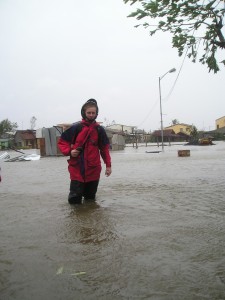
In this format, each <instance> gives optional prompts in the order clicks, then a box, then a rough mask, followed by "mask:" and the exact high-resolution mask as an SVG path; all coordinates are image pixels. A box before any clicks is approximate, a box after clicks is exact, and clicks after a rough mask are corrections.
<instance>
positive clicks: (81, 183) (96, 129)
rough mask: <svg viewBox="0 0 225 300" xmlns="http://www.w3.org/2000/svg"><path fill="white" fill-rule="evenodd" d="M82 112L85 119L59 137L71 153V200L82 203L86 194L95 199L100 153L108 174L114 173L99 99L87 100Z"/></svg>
mask: <svg viewBox="0 0 225 300" xmlns="http://www.w3.org/2000/svg"><path fill="white" fill-rule="evenodd" d="M81 116H82V121H81V122H77V123H74V124H73V125H72V126H71V127H70V128H68V129H67V130H65V131H64V132H63V133H62V135H61V137H60V139H59V141H58V147H59V149H60V151H61V152H62V154H64V155H66V156H67V155H70V158H69V159H68V164H69V165H68V170H69V173H70V180H71V182H70V193H69V196H68V201H69V203H70V204H81V203H82V197H84V199H85V200H95V196H96V193H97V189H98V184H99V179H100V174H101V170H102V167H101V159H100V156H101V157H102V159H103V161H104V163H105V165H106V170H105V175H106V176H110V175H111V173H112V170H111V157H110V153H109V146H110V145H109V139H108V137H107V135H106V132H105V129H104V128H103V127H102V126H100V124H99V123H97V122H96V118H97V116H98V105H97V101H96V100H95V99H89V100H88V101H87V102H85V103H84V105H83V106H82V108H81Z"/></svg>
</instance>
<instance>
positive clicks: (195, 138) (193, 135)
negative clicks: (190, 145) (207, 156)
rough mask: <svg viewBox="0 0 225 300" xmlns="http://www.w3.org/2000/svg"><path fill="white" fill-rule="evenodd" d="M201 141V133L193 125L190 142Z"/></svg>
mask: <svg viewBox="0 0 225 300" xmlns="http://www.w3.org/2000/svg"><path fill="white" fill-rule="evenodd" d="M198 139H199V132H198V129H197V127H196V126H194V125H192V129H191V132H190V141H191V142H197V141H198Z"/></svg>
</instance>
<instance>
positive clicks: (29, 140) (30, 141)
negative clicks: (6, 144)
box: [14, 129, 37, 149]
mask: <svg viewBox="0 0 225 300" xmlns="http://www.w3.org/2000/svg"><path fill="white" fill-rule="evenodd" d="M14 143H15V146H16V147H17V148H30V149H36V148H37V143H36V131H35V130H31V129H30V130H29V129H28V130H17V131H16V133H15V136H14Z"/></svg>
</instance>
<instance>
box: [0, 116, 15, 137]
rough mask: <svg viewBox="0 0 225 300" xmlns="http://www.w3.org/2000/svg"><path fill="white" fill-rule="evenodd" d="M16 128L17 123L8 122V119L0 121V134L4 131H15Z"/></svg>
mask: <svg viewBox="0 0 225 300" xmlns="http://www.w3.org/2000/svg"><path fill="white" fill-rule="evenodd" d="M17 128H18V125H17V123H13V122H10V121H9V120H8V119H5V120H3V121H1V122H0V136H2V135H3V134H5V133H6V132H15V131H16V129H17Z"/></svg>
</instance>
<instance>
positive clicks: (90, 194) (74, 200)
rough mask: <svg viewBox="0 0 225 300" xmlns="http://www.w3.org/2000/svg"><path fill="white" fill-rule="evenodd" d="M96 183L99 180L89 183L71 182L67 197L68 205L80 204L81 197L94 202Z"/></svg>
mask: <svg viewBox="0 0 225 300" xmlns="http://www.w3.org/2000/svg"><path fill="white" fill-rule="evenodd" d="M98 183H99V180H96V181H90V182H80V181H77V180H71V182H70V193H69V197H68V201H69V203H70V204H80V203H81V202H82V197H84V199H85V200H95V195H96V192H97V189H98Z"/></svg>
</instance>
